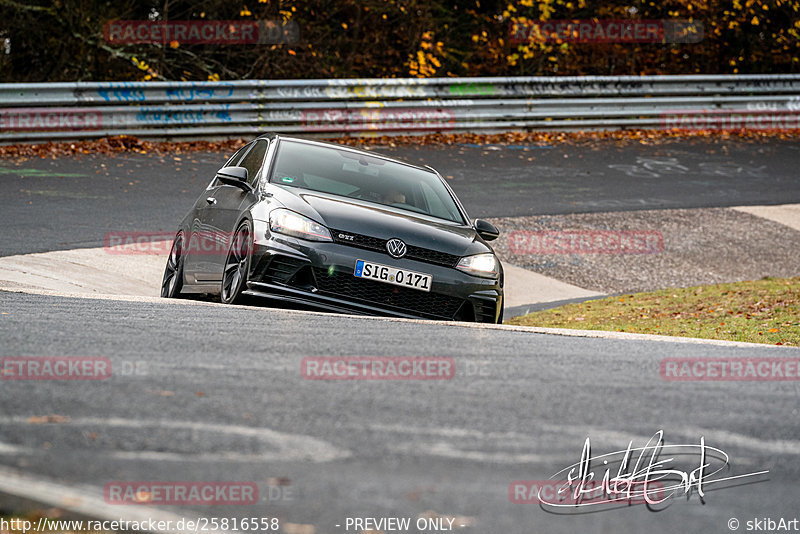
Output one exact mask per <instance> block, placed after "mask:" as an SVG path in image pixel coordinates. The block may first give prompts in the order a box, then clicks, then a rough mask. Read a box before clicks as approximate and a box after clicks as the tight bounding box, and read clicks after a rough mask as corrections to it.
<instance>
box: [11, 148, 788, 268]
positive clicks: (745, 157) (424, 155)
mask: <svg viewBox="0 0 800 534" xmlns="http://www.w3.org/2000/svg"><path fill="white" fill-rule="evenodd" d="M377 150H379V151H381V152H383V153H386V154H387V155H390V156H395V157H401V158H403V159H406V160H408V161H411V162H414V163H425V164H429V165H432V166H433V167H434V168H436V169H437V170H439V171H440V172H441V173H442V174H443V175H444V176H445V177H448V178H450V179H451V185H452V186H453V188H454V189H455V191H456V193H457V194H458V196H459V198H460V199H461V201H462V202H464V204H465V207H466V209H467V212H468V213H469V214H470V216H471V217H510V216H519V215H537V214H539V215H547V214H563V213H587V212H606V211H629V210H642V209H663V208H696V207H723V206H742V205H751V204H752V205H762V204H787V203H797V202H800V180H798V179H797V169H796V166H797V161H800V145H798V144H797V143H796V142H788V141H774V142H771V143H769V144H767V143H760V142H759V143H754V142H741V141H729V142H726V143H724V144H720V143H709V142H708V141H703V140H693V141H687V142H685V143H676V142H670V143H667V144H665V145H659V146H641V145H632V146H627V147H622V148H619V147H614V146H613V145H609V146H606V147H603V146H602V145H601V146H600V147H597V146H593V147H584V146H567V145H565V146H558V147H555V146H549V145H542V146H538V145H531V146H525V147H522V146H519V147H514V145H512V146H511V148H503V149H501V148H500V147H499V146H484V147H476V146H471V145H461V146H453V147H398V148H394V149H392V148H389V147H382V148H379V149H377ZM224 161H225V155H224V154H217V153H194V154H182V155H180V156H178V158H177V160H176V159H174V158H173V157H172V156H163V157H160V156H158V155H155V154H153V155H139V154H135V155H131V156H125V157H122V156H116V157H107V156H83V157H81V158H62V159H55V160H28V161H25V162H22V163H17V164H13V163H11V162H4V163H2V164H0V180H2V183H3V195H2V200H0V206H1V207H2V209H1V210H0V225H2V227H3V229H4V232H3V236H2V238H1V239H2V241H0V243H1V244H2V246H0V255H4V256H7V255H12V254H23V253H30V252H42V251H48V250H57V249H73V248H82V247H98V246H102V245H103V236H104V234H105V232H108V231H146V232H162V231H165V230H166V231H172V230H173V229H174V228H175V227H176V226H177V224H178V222H179V221H180V219H181V218H182V217H183V215H184V214H185V213H186V211H187V210H188V209H189V208H190V207H191V205H192V204H193V203H194V201H195V200H196V199H197V196H198V195H199V194H200V192H201V191H202V189H203V187H204V186H205V185H207V184H208V182H209V181H210V180H211V178H212V177H213V175H214V172H215V171H216V170H217V169H218V168H219V167H221V166H222V164H223V163H224Z"/></svg>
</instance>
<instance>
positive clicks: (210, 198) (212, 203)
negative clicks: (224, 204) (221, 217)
mask: <svg viewBox="0 0 800 534" xmlns="http://www.w3.org/2000/svg"><path fill="white" fill-rule="evenodd" d="M206 202H208V203H209V204H211V205H212V206H213V205H214V204H216V203H217V199H216V198H214V197H207V198H206Z"/></svg>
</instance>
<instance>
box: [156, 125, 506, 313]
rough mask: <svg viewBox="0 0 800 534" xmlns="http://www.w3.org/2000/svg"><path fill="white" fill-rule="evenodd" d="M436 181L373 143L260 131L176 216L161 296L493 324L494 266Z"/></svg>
mask: <svg viewBox="0 0 800 534" xmlns="http://www.w3.org/2000/svg"><path fill="white" fill-rule="evenodd" d="M497 236H498V230H497V229H496V228H495V227H494V226H493V225H491V224H490V223H488V222H486V221H483V220H480V219H476V220H475V221H474V223H471V222H470V219H469V218H468V217H467V214H466V212H465V211H464V208H463V206H462V205H461V203H460V202H459V201H458V199H457V198H456V196H455V194H454V193H453V191H452V190H451V189H450V187H449V186H448V184H447V183H446V182H445V180H444V179H443V178H442V177H441V175H440V174H439V173H437V172H436V171H435V170H433V169H432V168H430V167H418V166H416V165H411V164H408V163H403V162H400V161H397V160H394V159H391V158H388V157H384V156H379V155H376V154H373V153H371V152H365V151H361V150H355V149H353V148H349V147H345V146H340V145H335V144H329V143H322V142H317V141H309V140H304V139H297V138H292V137H285V136H283V135H277V134H267V135H263V136H261V137H258V138H257V139H255V140H253V141H251V142H250V143H248V144H247V145H246V146H244V147H243V148H241V149H240V150H239V151H237V152H236V153H235V154H234V155H233V156H232V157H231V158H230V159H229V160H228V162H227V163H226V165H225V166H224V167H223V168H221V169H220V170H219V171H218V172H217V175H216V176H215V177H214V179H213V180H212V181H211V183H209V184H208V187H207V188H206V190H205V191H204V192H203V194H202V195H200V198H199V199H198V200H197V202H196V203H195V205H194V207H193V208H192V209H191V211H190V212H189V213H188V214H187V215H186V217H185V218H184V219H183V222H181V224H180V227H179V229H178V233H177V235H176V237H175V240H174V242H173V244H172V249H171V252H170V255H169V259H168V261H167V267H166V270H165V272H164V280H163V284H162V289H161V295H162V296H163V297H178V296H180V295H182V294H187V293H211V294H219V295H220V299H221V300H222V302H224V303H234V302H237V301H238V300H239V299H240V298H241V296H242V295H250V296H263V297H269V298H271V299H277V300H280V301H284V302H289V303H295V304H302V305H307V306H313V307H318V308H324V309H326V310H331V311H337V312H344V313H361V314H373V315H391V316H397V317H413V318H425V319H444V320H458V321H476V322H484V323H495V322H502V318H503V268H502V266H501V264H500V261H499V260H498V259H497V256H496V255H495V254H494V251H493V250H492V248H491V247H490V246H489V245H488V244H487V241H491V240H493V239H496V238H497Z"/></svg>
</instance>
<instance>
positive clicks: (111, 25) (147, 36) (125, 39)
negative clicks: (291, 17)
mask: <svg viewBox="0 0 800 534" xmlns="http://www.w3.org/2000/svg"><path fill="white" fill-rule="evenodd" d="M103 38H104V39H105V41H106V42H107V43H109V44H177V45H188V44H215V45H255V44H282V43H286V44H291V43H296V42H297V41H298V39H299V38H300V29H299V26H298V25H297V22H295V21H287V22H279V21H272V20H169V21H165V20H111V21H108V22H106V23H105V25H104V26H103Z"/></svg>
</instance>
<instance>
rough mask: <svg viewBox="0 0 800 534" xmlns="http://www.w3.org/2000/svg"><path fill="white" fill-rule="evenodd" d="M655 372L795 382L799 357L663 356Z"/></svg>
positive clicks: (678, 377) (694, 378)
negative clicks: (657, 370)
mask: <svg viewBox="0 0 800 534" xmlns="http://www.w3.org/2000/svg"><path fill="white" fill-rule="evenodd" d="M659 374H660V375H661V378H662V379H663V380H669V381H679V382H680V381H683V382H706V381H711V382H714V381H731V382H744V381H778V382H784V381H791V380H794V381H797V380H800V358H747V357H741V358H664V359H663V360H661V362H660V364H659Z"/></svg>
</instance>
